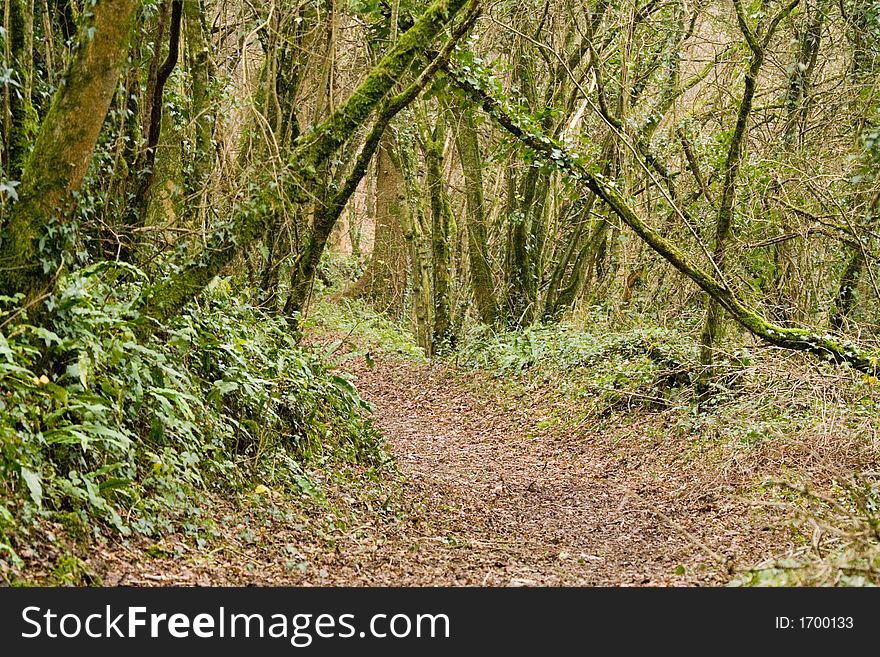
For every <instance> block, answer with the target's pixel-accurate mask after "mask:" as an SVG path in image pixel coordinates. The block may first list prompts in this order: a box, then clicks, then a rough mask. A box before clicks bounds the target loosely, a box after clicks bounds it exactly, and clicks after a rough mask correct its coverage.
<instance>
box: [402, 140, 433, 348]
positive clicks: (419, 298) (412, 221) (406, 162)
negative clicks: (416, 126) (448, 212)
mask: <svg viewBox="0 0 880 657" xmlns="http://www.w3.org/2000/svg"><path fill="white" fill-rule="evenodd" d="M397 141H398V147H399V151H398V152H399V153H400V164H401V168H402V171H403V178H404V181H405V182H406V199H407V201H408V206H409V208H408V209H409V211H408V212H404V213H402V214H401V215H400V216H401V219H402V227H403V238H404V239H405V240H406V246H407V253H408V255H409V271H410V285H411V290H412V295H411V298H412V310H413V315H414V320H415V336H416V342H417V343H418V345H419V346H420V347H422V349H424V350H425V353H426V354H428V355H429V356H430V355H431V353H432V349H431V345H432V344H433V340H432V337H431V329H432V328H433V326H432V323H431V310H432V303H431V298H432V294H431V243H430V235H429V232H428V226H427V223H426V218H425V204H424V201H425V199H424V196H423V195H422V194H421V190H420V188H419V182H420V181H419V176H418V171H417V170H416V152H415V144H414V143H413V142H414V139H413V135H412V134H411V133H409V134H400V133H398V140H397Z"/></svg>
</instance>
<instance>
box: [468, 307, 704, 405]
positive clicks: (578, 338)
mask: <svg viewBox="0 0 880 657" xmlns="http://www.w3.org/2000/svg"><path fill="white" fill-rule="evenodd" d="M454 359H455V362H456V364H457V365H459V366H461V367H466V368H471V369H483V370H488V371H490V372H492V373H493V374H494V375H495V376H497V377H509V376H520V375H531V376H532V377H534V378H537V379H539V380H551V379H552V380H554V381H555V382H556V383H557V384H559V385H560V386H561V387H562V389H563V391H564V393H565V394H566V395H567V396H569V397H576V398H581V399H583V400H584V401H585V402H586V404H585V406H584V408H585V411H586V412H587V413H594V412H602V413H604V412H606V411H608V410H609V409H611V408H612V407H615V406H617V405H618V404H620V403H621V402H623V403H625V405H626V407H627V408H629V407H632V406H633V405H637V406H644V407H647V408H654V407H658V406H659V407H665V406H667V405H668V404H669V403H671V402H670V394H671V391H672V390H673V389H676V388H678V387H679V386H681V385H682V384H686V383H689V382H690V375H689V372H688V367H689V366H688V365H687V364H688V363H691V364H693V363H695V362H696V346H695V345H694V344H693V343H692V341H689V340H687V339H686V338H685V337H684V336H683V335H681V334H679V333H678V332H676V331H673V330H668V329H661V328H655V329H641V328H634V329H631V330H629V331H625V332H613V331H608V332H601V333H600V332H596V333H591V332H586V331H583V330H581V329H579V328H578V327H576V326H572V325H567V324H552V325H546V326H545V325H533V326H530V327H527V328H524V329H522V330H519V331H506V332H500V333H497V332H493V331H491V330H490V329H488V328H486V327H484V326H481V327H476V328H474V329H473V330H471V331H470V332H469V333H468V334H467V335H466V336H465V338H464V340H463V342H462V344H461V346H460V348H459V351H458V352H457V354H456V355H455V356H454ZM682 403H685V404H686V403H687V400H686V399H685V400H684V401H683V402H682Z"/></svg>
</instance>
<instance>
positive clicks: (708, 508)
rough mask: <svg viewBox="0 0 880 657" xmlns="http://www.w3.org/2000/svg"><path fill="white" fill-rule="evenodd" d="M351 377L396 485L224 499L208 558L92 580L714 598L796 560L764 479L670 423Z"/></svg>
mask: <svg viewBox="0 0 880 657" xmlns="http://www.w3.org/2000/svg"><path fill="white" fill-rule="evenodd" d="M350 362H353V363H354V364H353V365H352V367H353V371H354V374H355V375H356V384H357V386H358V389H359V390H360V391H361V394H362V395H363V396H364V397H365V398H366V399H367V400H369V401H370V402H371V403H372V404H373V405H374V407H375V410H374V422H375V424H376V425H377V426H378V427H379V428H380V429H381V431H382V433H383V434H384V436H385V439H386V440H387V450H388V451H389V452H390V453H391V454H392V455H393V457H394V459H395V461H396V467H397V471H398V473H399V480H393V481H384V482H383V481H367V480H365V481H363V482H361V483H358V484H357V485H352V486H346V485H345V484H344V483H343V484H334V483H333V482H331V481H329V480H328V481H327V482H324V485H325V486H326V487H327V489H328V490H329V491H331V493H330V502H328V503H327V504H324V505H319V506H317V507H312V508H306V507H305V506H303V505H299V506H297V505H296V504H293V503H290V502H289V501H288V500H286V499H284V498H282V497H281V496H278V495H272V494H268V495H263V496H257V495H251V496H249V497H247V498H246V499H245V498H240V499H226V498H223V499H217V500H215V501H214V505H215V517H216V518H217V519H218V528H219V529H220V535H219V536H218V537H216V538H215V539H214V540H213V541H211V542H210V544H209V545H207V546H203V547H201V548H198V547H195V546H194V545H193V543H192V541H191V540H190V539H187V538H183V537H174V536H172V537H168V538H166V539H164V540H163V541H162V542H161V543H160V544H158V545H155V544H153V545H149V544H147V543H143V542H138V541H134V542H125V543H114V544H108V545H105V546H103V547H101V548H99V549H97V550H96V551H95V552H94V553H93V554H92V555H91V556H90V558H89V559H88V564H89V566H90V568H91V569H92V570H93V571H95V572H96V573H97V574H98V576H99V577H100V578H101V581H103V582H104V583H105V584H108V585H171V584H182V585H187V584H188V585H345V586H361V585H363V586H385V585H392V586H393V585H417V586H434V585H440V586H449V585H489V586H529V585H540V586H548V585H549V586H552V585H602V586H643V585H651V586H668V585H676V586H686V585H710V586H717V585H722V584H724V583H726V582H728V581H730V579H731V578H732V576H733V575H734V574H735V573H737V572H740V571H743V570H746V569H748V568H750V567H752V566H754V564H755V563H757V562H758V561H759V560H760V559H762V558H764V557H766V556H767V555H768V553H771V552H773V551H778V552H781V551H783V550H785V549H786V548H787V547H789V539H788V538H787V537H786V534H785V532H784V531H783V530H781V529H779V524H778V523H774V522H771V518H770V517H769V515H768V514H769V513H770V511H767V510H766V509H763V508H760V507H757V506H755V505H751V504H749V503H747V502H746V501H744V499H743V498H742V496H741V491H742V489H743V486H744V485H745V484H746V483H747V482H746V480H747V479H748V477H749V476H751V475H750V474H749V473H748V472H746V473H737V472H736V471H735V469H731V465H730V463H725V462H720V461H719V460H718V459H716V458H713V455H712V453H711V452H706V453H699V451H697V452H695V451H694V446H693V445H692V444H689V443H687V441H682V440H675V439H671V438H669V437H668V436H667V435H665V434H664V432H663V431H662V427H663V422H662V417H660V416H657V417H654V418H652V417H643V416H639V415H638V414H636V415H634V416H633V415H628V416H627V415H624V416H622V417H621V418H617V419H615V418H612V419H611V420H607V419H606V420H601V419H596V420H595V422H592V423H586V424H583V425H581V426H572V423H571V422H566V421H565V419H566V417H567V416H569V415H570V416H573V415H574V412H575V411H576V408H575V407H573V406H572V405H569V403H568V402H566V401H565V400H564V399H562V398H560V396H559V395H558V394H550V392H549V391H548V392H547V393H546V394H542V390H541V388H540V387H537V388H533V389H531V390H529V391H528V392H527V394H526V393H525V392H523V391H522V390H520V391H519V392H517V391H516V390H513V391H510V390H507V391H505V390H504V388H503V386H499V385H498V384H497V382H494V381H492V380H491V379H490V378H488V376H487V375H485V374H480V373H472V374H461V373H459V372H454V371H452V370H449V369H448V368H447V367H446V366H443V365H436V364H434V365H432V364H420V363H414V362H412V361H407V360H395V359H385V360H382V361H380V362H378V363H377V364H376V366H375V367H374V368H373V369H368V368H367V367H366V365H365V364H364V363H363V362H361V361H350Z"/></svg>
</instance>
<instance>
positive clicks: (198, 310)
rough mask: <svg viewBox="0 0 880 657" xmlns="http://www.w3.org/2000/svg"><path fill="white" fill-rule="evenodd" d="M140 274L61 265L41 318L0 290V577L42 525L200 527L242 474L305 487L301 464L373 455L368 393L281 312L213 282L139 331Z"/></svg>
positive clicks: (375, 465)
mask: <svg viewBox="0 0 880 657" xmlns="http://www.w3.org/2000/svg"><path fill="white" fill-rule="evenodd" d="M142 282H143V275H142V274H141V273H140V272H138V271H137V270H135V269H133V268H131V267H128V266H120V265H112V264H110V265H107V264H104V265H101V266H96V267H93V268H91V269H89V270H85V271H82V272H79V273H77V274H75V275H71V276H69V277H68V278H67V279H66V280H65V281H63V282H62V284H61V285H60V286H59V289H58V292H57V293H56V294H54V295H53V296H52V297H51V298H50V299H48V301H47V303H48V306H49V308H50V311H51V316H52V317H53V318H54V321H53V323H52V325H51V326H44V325H35V324H32V323H29V322H28V321H27V320H26V319H25V320H22V318H21V317H13V316H12V315H11V312H12V311H11V310H7V309H9V308H14V307H15V300H11V299H3V300H0V302H2V305H0V443H2V451H0V575H2V576H3V577H4V578H7V579H8V578H9V577H12V575H10V573H14V572H16V571H18V570H19V569H20V568H21V567H22V565H23V560H22V558H21V556H20V555H19V554H18V552H20V551H21V550H22V547H23V546H28V545H33V543H34V542H35V541H37V533H38V532H40V531H44V528H45V526H50V527H60V528H62V529H64V530H65V531H66V533H67V534H68V535H70V534H78V535H79V536H78V538H79V539H81V540H82V541H86V542H88V541H90V540H94V539H95V538H97V537H99V536H101V535H109V534H123V535H130V534H141V535H161V534H163V533H166V532H171V531H181V530H182V531H184V532H187V533H191V534H198V533H199V532H200V531H204V529H205V528H206V527H208V526H210V518H209V517H207V516H208V515H209V514H207V513H206V511H205V505H204V501H205V499H206V497H209V495H210V494H211V493H215V492H217V493H222V492H224V491H226V492H235V491H245V490H253V489H254V487H255V485H256V486H258V487H259V486H263V487H266V488H270V489H272V490H275V491H284V492H285V493H289V494H292V495H296V496H301V497H311V498H316V499H317V498H320V496H321V485H320V481H319V480H320V477H316V476H315V473H321V472H322V471H327V470H331V469H333V468H334V467H335V465H334V464H352V465H354V466H356V467H357V468H359V469H360V470H361V471H365V472H367V473H369V472H374V471H378V470H380V469H381V468H383V467H385V465H386V464H387V458H386V456H385V454H384V453H383V452H382V450H381V447H380V439H379V435H378V433H377V431H376V430H374V429H373V428H372V426H371V425H370V423H369V421H368V420H367V419H365V417H366V411H367V410H368V405H367V403H366V402H364V401H363V400H362V399H361V398H360V396H359V395H358V392H357V390H356V389H355V387H354V385H353V384H352V383H351V382H350V380H349V379H348V378H346V376H345V375H344V374H342V373H340V372H337V371H335V370H334V368H333V363H332V362H330V361H328V359H327V358H326V356H325V354H323V353H320V352H315V351H313V350H310V349H308V348H304V347H302V346H301V345H299V344H298V343H297V340H296V338H295V337H294V335H293V334H292V332H291V331H290V329H289V327H288V326H287V324H286V323H285V322H284V321H283V320H281V319H278V318H275V317H272V316H268V315H266V314H264V313H262V312H261V311H259V310H258V309H256V308H254V307H251V306H249V305H247V304H246V303H245V302H243V301H242V300H241V299H239V298H238V297H236V296H235V295H233V294H232V293H231V292H230V289H229V286H228V284H226V283H225V281H223V280H222V279H221V280H220V281H219V282H217V283H216V284H214V285H213V286H211V287H210V289H209V290H208V291H207V292H206V293H205V294H204V295H203V296H202V298H201V299H200V300H199V302H198V304H197V305H194V306H193V307H192V308H191V309H190V310H189V311H188V312H187V313H186V314H184V315H183V316H182V317H180V318H179V319H178V320H177V321H175V322H174V323H173V324H172V325H171V326H169V327H167V328H165V329H163V331H161V332H159V333H156V334H155V335H154V336H152V337H151V338H150V339H148V340H141V339H139V338H138V324H137V321H138V315H137V310H136V308H137V302H138V293H139V291H140V289H141V284H142ZM41 527H42V528H43V529H41ZM67 529H69V531H67ZM28 551H30V550H28ZM62 570H63V569H62ZM68 570H69V569H68ZM62 579H63V578H62Z"/></svg>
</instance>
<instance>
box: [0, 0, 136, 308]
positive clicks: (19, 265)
mask: <svg viewBox="0 0 880 657" xmlns="http://www.w3.org/2000/svg"><path fill="white" fill-rule="evenodd" d="M139 4H140V3H139V2H138V1H137V0H98V2H97V3H96V4H95V5H94V7H93V9H92V17H91V20H89V21H88V24H86V25H83V29H82V33H81V34H80V44H81V45H80V46H79V49H78V50H77V52H76V53H75V55H74V57H73V60H72V61H71V64H70V67H69V69H68V71H67V74H66V76H65V81H64V85H63V86H61V87H60V88H59V89H58V91H57V92H56V93H55V97H54V99H53V102H52V107H51V108H50V110H49V112H48V114H47V115H46V118H45V119H44V120H43V124H42V126H41V128H40V132H39V135H38V137H37V140H36V142H35V143H34V147H33V151H32V152H31V154H30V157H29V158H28V161H27V166H26V167H25V170H24V175H23V176H22V181H21V185H20V187H19V190H18V195H19V199H18V201H17V202H16V203H15V205H14V206H13V207H12V210H11V212H10V215H9V219H8V221H7V223H6V225H5V226H4V228H3V240H2V243H0V294H4V295H7V296H12V295H14V294H17V293H22V294H24V296H25V303H31V302H34V301H35V300H36V299H38V298H39V297H41V296H42V295H43V294H44V293H45V292H47V291H48V290H49V289H50V287H51V284H52V282H53V279H54V277H55V275H56V273H57V272H58V271H60V269H61V268H62V266H63V264H64V257H65V254H64V251H65V250H66V248H67V246H68V242H69V239H70V238H71V234H72V227H71V226H70V224H69V218H68V216H69V213H70V211H71V210H72V209H73V207H74V204H75V198H74V196H75V192H77V191H78V190H79V188H80V186H81V185H82V181H83V178H84V177H85V175H86V172H87V170H88V167H89V164H90V162H91V159H92V153H93V151H94V148H95V144H96V142H97V139H98V134H99V133H100V131H101V126H102V125H103V123H104V118H105V117H106V116H107V111H108V110H109V108H110V103H111V102H112V100H113V95H114V93H115V92H116V86H117V82H118V80H119V72H120V67H121V65H122V62H123V59H124V56H125V54H126V52H127V45H128V37H129V33H130V30H131V26H132V23H133V18H134V15H135V12H136V10H137V7H138V6H139ZM47 231H51V234H52V235H54V237H53V238H51V239H49V240H46V237H47V236H48V232H47ZM44 242H45V244H44Z"/></svg>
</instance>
